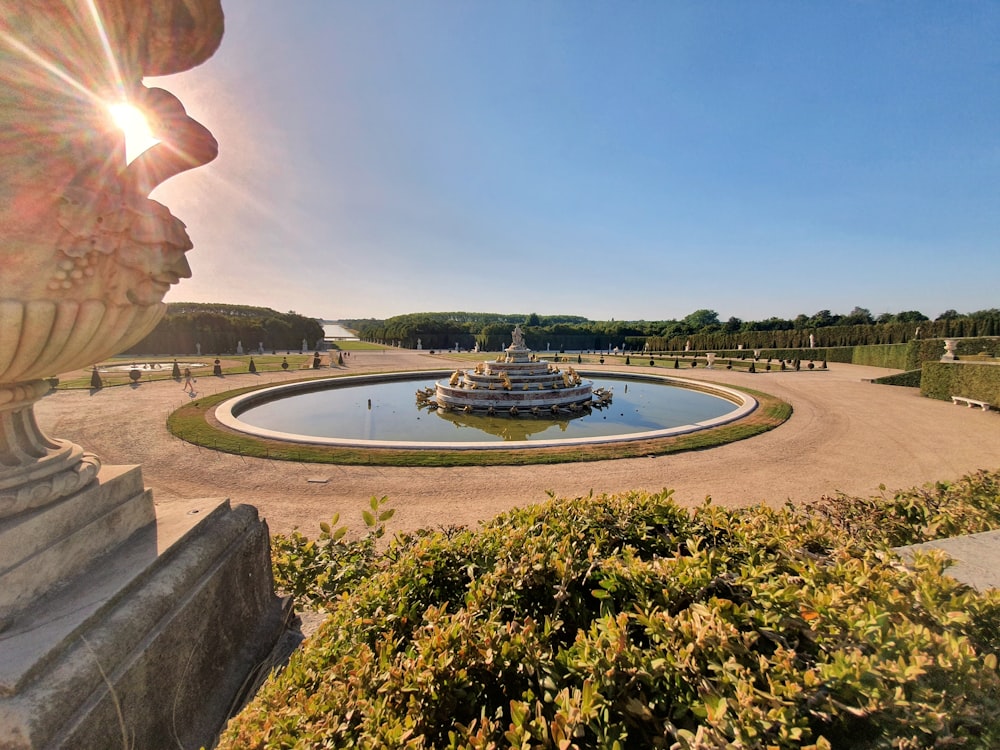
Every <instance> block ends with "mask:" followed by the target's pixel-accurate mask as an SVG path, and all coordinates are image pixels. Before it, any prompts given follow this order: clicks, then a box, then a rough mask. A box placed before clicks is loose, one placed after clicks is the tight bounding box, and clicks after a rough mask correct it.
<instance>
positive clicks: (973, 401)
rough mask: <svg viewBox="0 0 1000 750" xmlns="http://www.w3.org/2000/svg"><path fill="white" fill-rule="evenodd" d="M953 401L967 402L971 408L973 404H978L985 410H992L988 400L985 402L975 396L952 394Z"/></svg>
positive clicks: (955, 402) (958, 402)
mask: <svg viewBox="0 0 1000 750" xmlns="http://www.w3.org/2000/svg"><path fill="white" fill-rule="evenodd" d="M951 402H952V403H953V404H965V405H966V406H968V407H969V408H970V409H971V408H972V407H973V406H978V407H979V408H980V409H982V410H983V411H989V410H990V405H989V404H988V403H987V402H985V401H977V400H976V399H974V398H966V397H965V396H952V397H951Z"/></svg>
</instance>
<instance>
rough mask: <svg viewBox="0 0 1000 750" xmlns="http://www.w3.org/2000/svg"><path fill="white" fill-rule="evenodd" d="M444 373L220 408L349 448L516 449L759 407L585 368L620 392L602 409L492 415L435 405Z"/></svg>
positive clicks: (667, 426) (222, 415)
mask: <svg viewBox="0 0 1000 750" xmlns="http://www.w3.org/2000/svg"><path fill="white" fill-rule="evenodd" d="M448 374H450V373H446V372H443V371H425V372H406V373H392V374H388V375H361V376H354V377H340V378H329V379H323V380H311V381H306V382H301V383H291V384H286V385H280V386H275V387H271V388H265V389H261V390H258V391H254V392H252V393H249V394H245V395H242V396H238V397H236V398H233V399H230V400H228V401H226V402H224V403H222V404H220V405H219V407H218V408H217V409H216V412H215V416H216V418H217V419H218V420H219V422H220V423H222V424H223V425H224V426H226V427H229V428H231V429H234V430H238V431H240V432H244V433H247V434H250V435H254V436H257V437H260V438H265V439H271V440H282V441H290V442H296V443H309V444H314V445H330V446H344V447H393V448H406V449H421V448H423V449H433V450H441V449H450V450H462V449H478V450H483V449H491V448H498V449H511V448H523V447H551V446H562V445H572V444H600V443H611V442H622V441H630V440H646V439H650V438H661V437H670V436H672V435H681V434H685V433H690V432H694V431H697V430H704V429H708V428H711V427H717V426H719V425H722V424H726V423H728V422H732V421H735V420H737V419H740V418H742V417H744V416H746V415H747V414H749V413H750V412H752V411H753V410H754V409H755V408H756V407H757V401H756V400H755V399H754V398H753V397H751V396H749V395H747V394H746V393H744V392H742V391H738V390H736V389H732V388H727V387H725V386H721V385H717V384H714V383H704V382H699V381H694V380H684V379H681V378H672V377H666V376H655V375H638V374H632V373H607V372H587V373H583V374H585V375H587V376H588V377H591V378H592V379H593V383H594V386H595V388H601V389H607V390H608V391H611V392H612V393H613V394H614V398H613V400H612V401H611V403H609V404H607V405H606V406H605V407H604V408H593V409H586V410H582V411H580V412H572V413H570V412H565V411H564V412H561V413H559V414H551V413H542V414H532V413H530V412H528V413H524V412H522V413H520V414H518V415H517V416H511V415H509V414H504V415H496V416H488V415H485V414H480V413H465V412H463V411H455V410H452V411H444V410H433V409H429V408H427V407H426V406H424V407H420V406H418V405H417V404H416V403H415V399H414V392H415V391H417V390H419V389H422V388H428V387H433V386H434V384H435V383H436V382H439V381H440V379H441V378H442V377H443V376H444V377H446V376H447V375H448Z"/></svg>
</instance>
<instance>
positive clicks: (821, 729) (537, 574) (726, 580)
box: [220, 474, 1000, 750]
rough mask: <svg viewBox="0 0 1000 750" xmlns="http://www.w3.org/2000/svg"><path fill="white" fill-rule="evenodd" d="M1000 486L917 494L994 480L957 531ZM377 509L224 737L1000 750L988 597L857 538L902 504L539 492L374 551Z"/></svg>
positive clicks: (998, 689) (373, 743)
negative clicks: (321, 608) (474, 519)
mask: <svg viewBox="0 0 1000 750" xmlns="http://www.w3.org/2000/svg"><path fill="white" fill-rule="evenodd" d="M997 482H998V477H997V475H996V474H993V475H987V474H981V475H976V477H973V478H971V479H970V480H969V482H968V484H967V485H966V486H965V488H964V489H960V488H956V489H952V488H951V487H948V488H945V487H944V486H941V489H940V493H941V494H943V495H947V498H946V499H940V500H939V499H937V498H938V495H937V494H935V492H936V490H934V491H928V492H930V493H931V495H930V496H929V497H930V500H931V501H933V502H934V503H937V506H936V507H937V512H938V513H939V514H940V515H942V516H944V515H947V514H948V513H950V512H953V511H954V510H955V509H956V508H957V507H958V506H959V505H961V504H962V498H963V497H964V498H965V499H966V500H971V498H972V495H974V494H976V493H977V492H978V490H977V489H976V488H977V486H979V487H982V488H985V496H984V499H982V500H980V499H975V500H971V502H972V504H973V505H977V507H978V509H977V510H970V511H969V512H968V513H966V514H964V515H962V519H964V520H961V519H960V520H959V521H957V522H956V525H961V524H963V523H966V522H968V523H971V524H972V526H973V527H974V528H977V529H978V526H979V524H980V523H981V521H982V519H983V518H985V517H988V516H990V514H991V513H993V514H995V513H996V509H995V507H994V508H993V509H992V510H990V508H989V506H990V505H991V503H992V504H995V501H996V494H995V490H996V486H997ZM977 483H978V484H977ZM956 484H960V483H956ZM901 494H905V493H901ZM922 497H923V496H918V495H914V503H917V504H919V502H921V498H922ZM925 499H926V498H925ZM844 501H845V502H847V499H844ZM872 502H873V503H874V502H875V501H872ZM373 503H375V504H376V505H373V506H372V510H371V513H370V516H371V519H372V520H373V521H374V523H373V524H370V525H369V528H370V529H375V530H376V531H375V532H372V533H370V534H369V536H368V537H366V538H365V539H363V540H361V542H360V543H358V544H360V546H361V547H362V551H363V553H364V554H362V555H361V556H360V557H361V562H360V563H359V564H357V565H356V566H355V568H354V570H358V571H360V570H363V571H364V574H363V575H357V576H355V575H354V574H351V575H349V576H347V578H346V579H342V580H343V581H344V585H341V584H337V585H333V584H330V583H329V579H327V580H326V582H324V584H323V586H322V587H319V586H317V587H312V588H311V589H310V587H309V586H308V585H306V586H305V588H306V589H308V590H309V593H308V594H307V596H310V597H313V600H314V601H317V602H322V603H324V604H325V606H326V607H327V608H328V609H329V618H328V620H327V621H326V623H325V624H324V625H323V627H322V628H321V629H320V631H319V632H318V633H317V634H316V635H315V636H314V637H313V638H311V639H310V640H309V641H308V642H307V643H306V644H305V647H304V648H303V649H302V650H301V651H299V652H297V653H296V654H294V655H293V657H292V659H291V662H290V663H289V665H288V666H287V668H286V669H285V670H284V671H283V672H282V673H280V674H278V675H276V676H274V677H272V679H271V680H270V681H269V682H268V684H267V685H265V687H264V688H263V689H262V691H261V692H260V693H259V694H258V696H257V697H256V699H255V700H254V701H253V703H251V704H250V706H249V707H248V708H246V709H245V710H244V711H243V712H242V713H241V714H240V715H239V716H238V717H237V718H236V719H235V720H234V721H233V722H232V723H231V724H230V726H229V727H228V729H227V730H226V732H225V734H224V736H223V738H222V740H221V744H220V747H222V748H286V747H324V748H336V747H345V748H346V747H359V748H376V747H412V748H430V747H448V748H494V747H521V748H528V747H555V748H571V747H580V748H584V747H607V748H649V747H654V748H655V747H662V748H678V749H680V750H685V749H690V750H693V749H694V748H700V749H705V748H900V749H901V750H902V749H904V748H931V747H974V748H988V747H995V746H997V744H998V743H1000V676H998V671H997V653H998V651H1000V593H998V592H995V591H994V592H990V593H987V594H977V593H975V592H973V591H971V590H970V589H968V588H966V587H963V586H961V585H960V584H958V583H957V582H955V581H954V580H953V579H951V578H948V577H946V576H945V575H944V572H945V568H946V563H945V561H944V559H943V558H942V557H941V556H940V555H924V556H920V557H918V558H917V561H916V563H915V564H914V565H913V566H912V567H911V568H907V567H904V566H903V565H901V564H899V563H898V560H897V558H895V557H894V556H893V555H892V554H891V553H890V552H889V551H888V550H887V548H886V547H885V545H884V543H883V540H880V539H877V538H876V536H877V535H876V534H875V533H874V532H873V531H872V532H870V533H868V534H859V533H858V527H859V526H861V525H862V524H863V523H864V522H865V519H867V520H868V523H869V524H872V525H873V527H877V526H879V525H880V524H882V523H883V522H884V519H885V518H886V517H889V518H895V517H896V516H900V518H901V520H899V523H900V525H903V524H904V520H902V518H904V517H906V512H904V511H906V503H905V502H901V503H897V505H899V506H900V507H899V508H896V510H894V511H891V512H886V513H882V514H879V513H876V512H874V511H870V510H869V508H868V506H864V505H857V509H856V510H851V508H850V507H848V509H847V510H845V511H844V512H843V513H841V514H839V515H838V514H836V513H834V512H833V511H832V510H830V509H829V508H828V507H827V506H832V505H834V504H835V502H834V501H833V500H829V501H824V503H821V504H818V505H817V506H816V507H815V508H812V509H811V512H800V511H798V510H796V509H795V508H792V507H788V508H785V509H783V510H773V509H768V508H765V507H755V508H750V509H742V510H725V509H720V508H717V507H714V506H712V505H711V504H710V502H706V503H705V504H703V505H702V506H700V507H699V508H697V509H696V510H695V511H693V512H691V513H689V512H687V511H686V510H683V509H681V508H679V507H678V506H677V505H676V504H675V503H674V502H673V501H672V500H671V498H670V493H669V492H666V491H665V492H663V493H659V494H648V493H638V492H635V493H628V494H623V495H616V496H600V497H585V498H577V499H573V500H551V501H550V502H548V503H545V504H542V505H538V506H532V507H527V508H523V509H518V510H514V511H512V512H509V513H506V514H504V515H501V516H499V517H497V518H496V519H494V520H493V521H491V522H490V523H488V524H485V525H484V526H482V527H481V528H480V529H478V530H476V531H472V530H459V529H449V530H446V531H442V532H431V531H422V532H419V533H416V534H403V535H398V536H397V537H396V538H395V539H393V540H392V541H390V542H389V545H388V547H387V548H386V549H385V550H384V551H382V552H379V553H376V552H375V551H374V550H371V554H370V555H369V551H370V544H371V537H372V536H373V535H374V533H377V530H378V529H379V528H380V526H379V523H380V522H379V517H380V512H379V508H380V507H381V506H380V505H377V504H378V501H375V500H373ZM848 505H849V506H850V503H848ZM376 506H377V507H376ZM821 506H822V507H821ZM979 506H981V507H979ZM823 508H827V510H826V512H820V511H822V510H823ZM382 512H384V511H382ZM894 514H895V515H894ZM925 515H926V514H925ZM922 517H923V516H921V518H922ZM929 517H931V518H933V517H936V516H935V515H934V514H933V513H931V514H930V516H929ZM917 520H918V521H919V520H920V519H917ZM932 526H933V524H930V523H928V524H924V527H925V528H924V531H923V532H921V536H926V535H928V534H930V533H932ZM943 528H944V527H943V526H941V525H938V527H937V530H938V531H941V530H943ZM324 533H328V532H326V531H324ZM336 534H337V532H335V531H333V530H332V529H331V530H330V532H329V533H328V536H329V539H330V540H331V541H329V542H327V543H326V545H325V546H326V548H330V547H331V546H333V545H340V544H342V539H343V537H340V538H338V539H335V540H334V539H333V537H334V536H336ZM295 544H296V547H295V548H296V549H298V548H299V547H302V548H305V547H306V546H307V545H303V544H302V543H301V542H298V541H297V542H296V543H295ZM347 546H350V545H349V544H348V545H347ZM285 549H286V553H287V549H288V548H285ZM311 549H312V548H310V552H309V553H308V554H309V555H312V551H311ZM323 554H327V553H326V552H324V553H323ZM329 556H330V559H331V560H333V559H336V560H338V561H339V560H340V559H341V553H340V552H332V551H331V552H330V553H329ZM347 557H348V559H349V560H350V561H353V560H355V558H354V557H352V556H351V555H348V556H347ZM315 559H316V558H315V557H310V558H309V560H310V562H309V564H308V565H302V566H298V567H296V566H289V565H288V564H287V562H286V569H288V570H292V571H293V572H295V575H293V576H286V577H285V578H283V579H282V580H288V581H292V582H295V581H297V580H298V572H300V571H306V570H311V569H312V568H311V566H312V565H313V561H315ZM349 564H350V565H355V562H350V563H349ZM300 583H303V584H304V581H302V582H300ZM294 585H299V583H294Z"/></svg>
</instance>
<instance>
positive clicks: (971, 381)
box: [920, 362, 1000, 408]
mask: <svg viewBox="0 0 1000 750" xmlns="http://www.w3.org/2000/svg"><path fill="white" fill-rule="evenodd" d="M920 394H921V395H922V396H928V397H930V398H939V399H943V400H945V401H947V400H949V399H950V398H951V397H952V396H966V397H967V398H974V399H977V400H979V401H986V402H987V403H989V404H991V405H992V406H993V407H994V408H1000V365H992V364H975V363H969V362H964V363H963V362H925V363H924V366H923V374H922V376H921V378H920Z"/></svg>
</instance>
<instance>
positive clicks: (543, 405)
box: [417, 326, 611, 417]
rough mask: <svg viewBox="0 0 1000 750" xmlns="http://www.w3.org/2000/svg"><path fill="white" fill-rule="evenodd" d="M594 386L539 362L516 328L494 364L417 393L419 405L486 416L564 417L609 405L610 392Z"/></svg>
mask: <svg viewBox="0 0 1000 750" xmlns="http://www.w3.org/2000/svg"><path fill="white" fill-rule="evenodd" d="M593 385H594V384H593V383H592V382H591V381H589V380H584V379H583V378H581V377H580V375H579V373H577V372H576V370H574V369H573V368H572V367H567V368H566V369H565V370H560V369H559V367H557V366H556V365H554V364H552V363H551V362H548V361H546V360H541V359H538V358H537V357H536V356H535V355H534V354H533V353H532V351H531V350H530V349H529V348H528V347H527V346H525V343H524V333H523V332H522V331H521V327H520V326H515V328H514V333H513V337H512V343H511V345H510V346H509V347H507V349H506V350H505V351H504V352H503V353H501V354H500V356H499V357H497V359H496V360H495V361H493V362H480V363H479V364H477V365H476V367H475V369H473V370H456V371H455V372H454V373H453V374H452V376H451V378H450V379H449V380H448V381H443V380H442V381H438V382H437V383H435V384H434V388H426V389H423V390H420V391H417V404H418V405H419V406H427V407H429V408H432V409H441V410H443V411H452V410H457V411H463V412H465V413H467V414H472V413H479V414H486V415H488V416H494V415H497V416H500V415H510V416H515V417H516V416H518V415H521V414H531V415H534V416H552V415H559V414H562V415H566V414H568V413H572V412H583V411H587V410H590V409H591V408H593V407H598V408H600V407H602V406H605V405H607V404H609V403H611V391H608V390H605V389H603V388H598V389H596V390H595V389H594V387H593Z"/></svg>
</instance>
